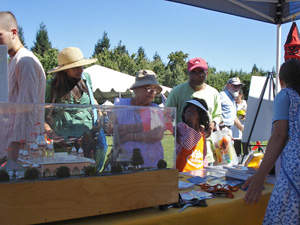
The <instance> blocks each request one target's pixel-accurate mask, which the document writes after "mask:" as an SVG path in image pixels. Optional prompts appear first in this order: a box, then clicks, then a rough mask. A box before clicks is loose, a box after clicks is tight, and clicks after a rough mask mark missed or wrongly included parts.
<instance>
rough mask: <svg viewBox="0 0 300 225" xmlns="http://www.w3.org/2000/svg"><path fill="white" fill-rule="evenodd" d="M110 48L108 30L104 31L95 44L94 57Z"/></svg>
mask: <svg viewBox="0 0 300 225" xmlns="http://www.w3.org/2000/svg"><path fill="white" fill-rule="evenodd" d="M109 48H110V40H109V38H108V36H107V32H106V31H104V33H103V36H102V39H99V40H98V42H97V44H96V45H95V49H94V53H93V57H95V56H96V55H98V54H100V53H102V52H103V51H104V50H105V49H106V50H108V49H109Z"/></svg>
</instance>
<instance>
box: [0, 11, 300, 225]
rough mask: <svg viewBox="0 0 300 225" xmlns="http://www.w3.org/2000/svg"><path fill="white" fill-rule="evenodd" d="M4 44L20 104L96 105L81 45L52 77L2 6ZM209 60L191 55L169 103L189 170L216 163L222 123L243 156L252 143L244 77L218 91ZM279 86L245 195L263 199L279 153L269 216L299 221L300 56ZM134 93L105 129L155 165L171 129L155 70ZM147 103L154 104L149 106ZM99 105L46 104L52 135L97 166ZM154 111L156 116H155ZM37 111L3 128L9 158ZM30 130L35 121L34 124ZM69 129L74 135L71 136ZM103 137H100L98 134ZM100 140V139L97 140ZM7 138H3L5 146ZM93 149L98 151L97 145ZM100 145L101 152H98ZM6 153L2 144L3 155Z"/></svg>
mask: <svg viewBox="0 0 300 225" xmlns="http://www.w3.org/2000/svg"><path fill="white" fill-rule="evenodd" d="M0 44H1V45H7V47H8V54H9V56H10V61H9V65H8V73H9V74H8V77H9V101H10V102H15V103H53V104H56V103H63V104H75V105H95V104H97V101H96V100H95V99H94V96H93V92H92V82H91V79H90V77H89V74H87V73H84V72H83V66H85V65H88V64H91V63H94V62H95V61H97V59H84V57H83V55H82V52H81V51H80V49H78V48H74V47H67V48H65V49H63V50H62V51H61V52H59V54H58V56H57V57H58V64H59V65H58V67H56V68H54V69H52V70H50V71H48V73H53V78H52V79H51V80H49V81H48V82H47V83H46V77H45V73H44V70H43V67H42V65H41V63H40V62H39V60H38V59H37V58H36V57H35V56H34V54H33V53H32V52H30V51H29V50H27V49H26V48H25V47H24V46H23V45H22V43H21V41H20V39H19V36H18V25H17V20H16V18H15V16H14V15H13V14H12V13H10V12H0ZM207 70H208V66H207V63H206V61H205V60H204V59H202V58H198V57H196V58H193V59H191V60H189V61H188V64H187V71H188V81H187V82H185V83H183V84H180V85H178V86H176V87H174V88H173V89H172V91H171V92H170V94H169V95H168V98H167V100H166V102H165V107H176V110H177V118H176V122H177V124H176V128H177V138H176V168H178V170H179V171H190V170H195V169H200V168H203V167H205V166H207V165H214V164H215V163H216V162H215V156H214V140H213V138H212V133H213V132H214V131H216V130H217V129H223V128H224V129H225V128H227V129H229V130H231V132H232V138H233V140H234V148H235V150H236V154H237V156H238V157H241V156H242V154H247V153H248V146H247V143H242V142H241V137H242V133H243V130H244V120H245V117H246V111H247V103H246V101H245V100H243V92H242V87H243V86H244V84H243V83H242V82H241V81H240V79H239V78H238V77H232V78H230V79H229V80H228V82H227V83H226V85H225V87H224V89H223V90H222V91H221V92H220V93H219V92H218V91H217V90H216V89H215V88H213V87H211V86H209V85H208V84H206V83H205V81H206V78H207ZM279 79H280V84H281V87H282V90H281V92H279V94H278V95H277V96H276V98H275V100H274V118H273V132H272V136H271V138H270V140H269V142H268V145H267V149H266V154H265V157H264V159H263V161H262V164H261V166H260V167H259V170H258V172H257V173H256V174H255V175H253V176H252V177H250V178H249V179H248V180H247V181H246V183H245V184H244V188H246V187H248V191H247V193H246V195H245V202H246V203H247V204H251V203H253V202H257V201H258V200H259V198H260V195H261V192H262V189H263V183H264V180H265V178H266V175H267V174H268V173H269V171H270V170H271V168H272V167H273V166H274V163H275V161H276V159H277V158H278V157H279V156H281V165H282V169H281V171H280V175H279V177H278V181H277V183H276V185H275V188H274V191H273V193H272V196H271V199H270V202H269V205H268V209H267V212H266V215H265V220H264V223H265V224H276V223H279V222H280V221H281V222H282V221H284V222H287V223H286V224H288V223H289V224H293V223H294V224H297V223H299V220H300V217H299V216H300V213H299V212H300V211H299V210H300V208H299V202H300V193H299V190H300V176H299V171H300V170H299V159H300V155H299V153H300V151H299V144H300V137H299V131H300V122H299V121H300V119H299V118H300V117H299V116H300V111H299V110H300V99H299V94H300V62H299V61H297V60H288V61H286V62H285V63H284V64H283V65H282V66H281V69H280V73H279ZM130 89H131V90H132V91H133V97H132V98H129V99H122V98H116V99H115V102H114V105H116V106H135V107H137V108H138V107H141V108H138V109H136V108H134V107H128V108H126V109H125V110H120V111H116V112H115V113H111V114H110V115H109V117H108V122H107V132H109V133H111V134H113V135H114V139H115V141H114V142H115V143H114V148H115V149H114V152H113V154H114V155H115V157H117V155H118V154H120V153H121V154H122V155H123V156H124V157H126V155H130V154H132V149H135V148H139V149H140V152H141V154H142V156H143V158H144V161H143V165H144V166H145V167H153V166H156V164H157V161H158V160H159V159H163V158H164V151H163V147H162V143H161V140H162V139H163V136H164V131H165V130H166V128H165V125H164V122H163V121H164V118H163V116H164V115H162V113H161V112H160V111H159V110H154V109H153V108H155V107H158V105H156V104H154V103H153V99H154V97H155V96H156V95H159V94H160V93H161V92H162V87H161V86H160V85H159V84H158V82H157V79H156V74H155V73H154V72H153V71H151V70H140V71H138V72H137V73H136V78H135V83H134V84H133V85H132V86H131V87H130ZM145 107H151V108H149V109H145ZM101 116H102V115H101V112H99V111H97V110H92V112H91V111H90V110H86V109H78V110H71V111H67V112H66V111H64V112H63V113H62V112H59V111H56V110H55V108H51V107H50V108H48V109H47V110H46V111H45V119H44V121H45V122H44V124H41V125H40V127H42V129H43V130H45V131H46V133H47V135H48V136H49V137H50V138H51V139H53V140H54V141H55V144H56V146H57V147H59V148H64V147H65V146H67V145H68V142H69V141H70V140H71V139H76V142H75V143H74V144H75V145H77V146H80V147H82V148H83V150H84V154H85V156H88V157H89V156H91V154H95V156H94V157H95V159H96V161H97V165H98V168H99V169H101V168H102V166H103V164H104V160H105V156H106V150H107V143H106V139H105V134H104V132H103V127H102V124H101V122H100V119H99V118H101ZM153 118H155V120H154V121H155V122H154V121H153ZM34 119H35V118H33V116H32V115H27V117H26V118H25V119H24V118H23V119H22V118H21V117H15V118H13V119H12V120H11V123H10V126H9V128H8V129H7V130H6V132H4V133H3V134H5V136H4V137H2V138H3V140H5V143H7V144H6V147H8V148H10V157H11V158H12V159H13V160H17V154H18V150H19V149H20V145H21V143H20V140H22V139H27V138H28V137H26V135H29V133H26V132H22V133H20V132H17V128H16V126H20V124H21V123H22V122H24V120H26V121H28V120H33V121H34ZM28 129H32V127H28ZM65 134H68V136H65ZM96 136H97V138H95V137H96ZM95 140H98V141H96V142H95ZM3 143H4V141H3V142H2V143H1V145H3ZM92 149H93V151H92ZM95 149H96V151H95ZM5 154H6V152H4V151H1V156H2V157H3V156H4V155H5Z"/></svg>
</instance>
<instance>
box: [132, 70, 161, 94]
mask: <svg viewBox="0 0 300 225" xmlns="http://www.w3.org/2000/svg"><path fill="white" fill-rule="evenodd" d="M144 85H155V86H157V87H158V89H159V93H161V91H162V87H161V86H159V84H158V83H157V79H156V74H155V73H154V72H153V71H152V70H140V71H138V72H137V73H136V75H135V83H134V84H133V85H132V86H131V87H130V89H131V90H132V89H134V88H137V87H141V86H144ZM159 93H157V94H159Z"/></svg>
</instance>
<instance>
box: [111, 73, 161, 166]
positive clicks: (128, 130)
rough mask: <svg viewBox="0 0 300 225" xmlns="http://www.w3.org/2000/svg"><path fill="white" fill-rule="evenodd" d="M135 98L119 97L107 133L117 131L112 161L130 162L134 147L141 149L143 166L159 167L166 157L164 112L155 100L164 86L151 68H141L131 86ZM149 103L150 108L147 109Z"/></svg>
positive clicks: (115, 132)
mask: <svg viewBox="0 0 300 225" xmlns="http://www.w3.org/2000/svg"><path fill="white" fill-rule="evenodd" d="M130 89H132V90H133V92H134V97H133V98H127V99H121V98H116V99H115V102H114V105H115V106H136V107H130V108H129V107H118V108H116V111H115V113H113V114H112V115H111V116H110V122H109V125H108V132H110V133H112V130H113V133H114V150H113V160H114V161H115V162H120V163H125V164H126V162H127V164H129V163H130V162H131V159H132V153H133V149H135V148H138V149H140V150H141V155H142V157H143V161H144V164H142V165H141V166H142V167H157V162H158V161H159V160H160V159H163V158H164V152H163V147H162V144H161V140H162V139H163V136H164V122H163V121H164V120H163V114H162V112H161V111H160V110H159V109H155V108H153V107H158V105H156V104H154V103H152V101H153V99H154V97H155V96H156V95H158V94H159V93H160V92H161V91H162V88H161V87H160V86H159V85H158V83H157V80H156V74H155V73H154V72H153V71H151V70H140V71H138V72H137V74H136V80H135V83H134V84H133V85H132V86H131V87H130ZM145 106H148V107H149V108H146V107H145Z"/></svg>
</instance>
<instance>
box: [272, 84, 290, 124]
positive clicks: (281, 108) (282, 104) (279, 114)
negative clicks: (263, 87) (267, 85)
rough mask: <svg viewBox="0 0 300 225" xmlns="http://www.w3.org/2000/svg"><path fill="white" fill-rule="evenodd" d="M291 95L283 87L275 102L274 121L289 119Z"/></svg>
mask: <svg viewBox="0 0 300 225" xmlns="http://www.w3.org/2000/svg"><path fill="white" fill-rule="evenodd" d="M289 107H290V97H289V95H288V93H287V92H286V91H285V90H284V89H282V90H281V91H280V92H279V93H278V94H277V95H276V96H275V99H274V102H273V123H274V122H275V121H276V120H289Z"/></svg>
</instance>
